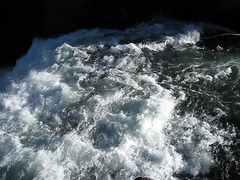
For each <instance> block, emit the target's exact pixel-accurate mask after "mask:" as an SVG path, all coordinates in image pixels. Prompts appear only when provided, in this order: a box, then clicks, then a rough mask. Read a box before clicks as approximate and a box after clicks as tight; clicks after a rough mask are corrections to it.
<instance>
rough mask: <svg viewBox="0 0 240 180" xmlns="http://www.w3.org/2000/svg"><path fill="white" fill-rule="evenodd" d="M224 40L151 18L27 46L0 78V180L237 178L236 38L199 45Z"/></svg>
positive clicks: (239, 83) (222, 33)
mask: <svg viewBox="0 0 240 180" xmlns="http://www.w3.org/2000/svg"><path fill="white" fill-rule="evenodd" d="M216 34H217V35H216ZM226 36H229V37H239V35H238V34H235V33H234V32H233V31H231V30H228V29H226V28H222V27H219V26H217V25H209V24H204V23H186V22H176V21H164V22H155V21H154V22H153V21H152V22H149V23H143V24H140V25H138V26H137V27H132V28H129V29H126V30H124V31H120V30H109V29H94V30H85V29H83V30H79V31H77V32H74V33H71V34H68V35H63V36H61V37H58V38H54V39H53V38H50V39H45V40H43V39H35V40H34V42H33V44H32V47H31V48H30V49H29V51H28V53H27V54H26V55H25V56H23V57H22V58H20V59H19V60H18V61H17V65H16V66H15V67H14V68H13V70H12V71H8V72H1V74H0V75H1V78H0V178H1V179H4V180H5V179H6V180H7V179H36V180H37V179H44V180H45V179H46V180H53V179H57V180H61V179H64V180H65V179H66V180H68V179H84V180H86V179H88V180H113V179H116V180H117V179H121V180H124V179H125V180H131V179H132V180H134V179H135V178H136V177H149V178H152V179H154V180H166V179H169V180H174V179H195V178H206V179H219V178H222V179H226V178H228V177H230V178H236V179H237V178H239V177H240V169H239V168H240V164H239V163H240V158H239V145H240V133H239V128H240V125H239V124H240V119H239V117H240V116H239V114H240V112H239V111H240V91H239V89H240V74H239V69H240V44H239V43H240V41H239V42H238V44H236V43H234V44H231V45H229V46H225V44H211V46H208V44H207V43H205V42H206V41H207V40H218V39H219V38H223V37H226ZM214 42H215V41H214ZM13 43H14V42H13Z"/></svg>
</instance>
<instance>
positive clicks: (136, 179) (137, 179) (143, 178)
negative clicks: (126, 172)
mask: <svg viewBox="0 0 240 180" xmlns="http://www.w3.org/2000/svg"><path fill="white" fill-rule="evenodd" d="M134 180H153V179H151V178H148V177H137V178H135V179H134Z"/></svg>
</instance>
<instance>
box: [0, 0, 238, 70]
mask: <svg viewBox="0 0 240 180" xmlns="http://www.w3.org/2000/svg"><path fill="white" fill-rule="evenodd" d="M0 7H1V8H2V9H1V12H2V13H3V14H2V16H1V17H2V22H1V27H2V29H1V30H2V32H3V37H2V39H3V41H2V44H3V46H4V47H3V49H1V52H2V54H5V55H6V57H5V58H1V63H0V66H1V67H3V66H14V64H15V61H16V60H17V59H18V58H19V57H20V56H22V55H23V54H25V53H26V52H27V50H28V49H29V47H30V46H31V43H32V40H33V39H34V38H35V37H42V38H47V37H57V36H59V35H61V34H65V33H69V32H73V31H76V30H77V29H80V28H90V29H91V28H97V27H99V28H114V29H125V28H127V27H129V26H132V25H134V24H137V23H140V22H143V21H148V20H150V19H151V18H153V17H155V16H158V15H160V16H162V17H165V18H171V19H176V20H187V21H204V22H212V23H216V24H220V25H223V26H226V27H229V28H232V29H234V30H236V31H240V28H239V26H238V21H239V17H240V1H238V0H213V1H209V0H202V1H197V2H196V1H191V0H182V1H174V0H148V1H138V0H114V1H113V0H101V1H100V0H34V1H33V0H24V1H21V0H8V1H6V0H3V1H1V6H0Z"/></svg>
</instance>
